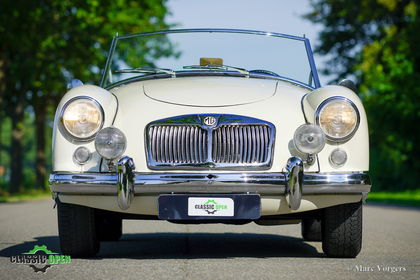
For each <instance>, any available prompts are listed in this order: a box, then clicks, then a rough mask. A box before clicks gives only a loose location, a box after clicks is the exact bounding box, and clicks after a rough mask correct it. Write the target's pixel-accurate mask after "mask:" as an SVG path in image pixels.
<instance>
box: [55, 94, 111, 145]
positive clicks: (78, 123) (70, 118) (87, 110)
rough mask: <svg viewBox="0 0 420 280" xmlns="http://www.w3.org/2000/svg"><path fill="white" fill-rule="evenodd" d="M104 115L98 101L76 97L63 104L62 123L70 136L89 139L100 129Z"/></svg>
mask: <svg viewBox="0 0 420 280" xmlns="http://www.w3.org/2000/svg"><path fill="white" fill-rule="evenodd" d="M103 120H104V115H103V111H102V108H101V106H100V105H99V103H98V102H97V101H96V100H94V99H92V98H89V97H76V98H73V99H71V100H70V101H68V102H67V103H66V105H64V108H63V112H62V125H63V127H64V128H65V130H66V132H68V134H70V136H72V137H74V138H76V139H79V140H89V139H92V138H93V136H94V135H95V134H96V133H97V132H98V131H99V130H100V129H101V127H102V124H103Z"/></svg>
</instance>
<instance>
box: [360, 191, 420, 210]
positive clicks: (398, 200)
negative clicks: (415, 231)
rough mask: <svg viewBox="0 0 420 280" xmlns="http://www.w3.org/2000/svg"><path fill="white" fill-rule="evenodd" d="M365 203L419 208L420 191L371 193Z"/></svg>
mask: <svg viewBox="0 0 420 280" xmlns="http://www.w3.org/2000/svg"><path fill="white" fill-rule="evenodd" d="M367 201H368V202H369V201H374V202H381V203H387V204H395V205H407V206H417V207H420V189H417V190H409V191H408V190H407V191H402V192H383V191H378V192H371V193H369V195H368V199H367Z"/></svg>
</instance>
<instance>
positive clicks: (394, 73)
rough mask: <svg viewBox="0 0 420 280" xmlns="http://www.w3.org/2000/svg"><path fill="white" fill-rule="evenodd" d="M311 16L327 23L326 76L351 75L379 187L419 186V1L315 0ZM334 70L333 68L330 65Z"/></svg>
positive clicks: (322, 51)
mask: <svg viewBox="0 0 420 280" xmlns="http://www.w3.org/2000/svg"><path fill="white" fill-rule="evenodd" d="M311 4H312V8H313V11H312V12H311V13H309V14H307V15H306V18H307V19H309V20H311V21H312V22H314V23H318V24H322V25H323V26H324V30H323V31H322V32H321V33H320V41H321V43H320V44H319V45H318V46H316V51H317V52H318V53H320V54H323V55H329V56H332V58H331V59H330V61H329V63H328V65H329V69H326V71H324V72H325V73H327V74H333V73H335V75H336V78H337V79H340V78H343V77H346V76H352V77H354V78H355V79H356V81H357V83H358V85H359V90H360V92H359V95H360V97H361V98H362V100H363V102H364V105H365V108H366V111H367V115H368V121H369V133H370V140H371V145H370V148H371V168H370V169H371V175H372V177H373V182H374V187H375V188H376V189H378V188H382V189H401V188H418V181H419V179H420V162H419V161H418V157H419V156H420V154H419V145H418V143H419V142H420V138H419V135H420V133H419V132H418V128H417V127H418V121H419V120H420V118H419V117H420V103H419V100H420V84H419V82H418V81H420V52H419V51H418V46H419V43H420V36H418V32H419V30H420V18H419V12H420V4H419V2H418V1H414V0H354V1H344V0H313V1H312V2H311ZM331 66H332V67H331Z"/></svg>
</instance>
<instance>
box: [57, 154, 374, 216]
mask: <svg viewBox="0 0 420 280" xmlns="http://www.w3.org/2000/svg"><path fill="white" fill-rule="evenodd" d="M134 169H135V165H134V162H133V160H132V158H130V157H123V158H122V159H120V160H119V161H118V164H117V172H116V173H78V174H75V173H64V172H57V173H53V174H51V176H50V180H49V181H50V188H51V191H52V192H53V193H58V194H69V195H116V196H117V202H118V205H119V207H120V208H121V209H122V210H126V209H128V208H129V207H130V204H131V201H132V199H133V197H134V196H135V195H144V194H163V193H171V194H174V193H203V194H204V193H208V194H226V193H258V194H261V195H284V196H286V200H287V202H288V204H289V207H290V208H291V209H292V210H296V209H298V208H299V206H300V203H301V200H302V195H313V194H366V193H368V192H369V191H370V187H371V182H370V178H369V175H368V174H366V173H328V174H326V173H304V172H303V161H302V160H301V159H300V158H298V157H291V158H289V160H288V162H287V165H286V171H285V172H279V173H257V172H255V173H249V172H247V173H211V172H210V173H161V172H156V173H135V172H134Z"/></svg>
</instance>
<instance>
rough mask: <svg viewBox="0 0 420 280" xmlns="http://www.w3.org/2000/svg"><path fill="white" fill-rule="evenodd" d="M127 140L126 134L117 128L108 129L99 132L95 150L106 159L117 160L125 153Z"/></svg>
mask: <svg viewBox="0 0 420 280" xmlns="http://www.w3.org/2000/svg"><path fill="white" fill-rule="evenodd" d="M126 147H127V140H126V138H125V135H124V133H122V131H121V130H119V129H118V128H115V127H107V128H104V129H102V130H101V131H99V132H98V134H97V135H96V138H95V149H96V151H97V152H98V154H99V155H101V156H102V157H103V158H105V159H116V158H118V157H120V156H122V154H123V153H124V152H125V148H126Z"/></svg>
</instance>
